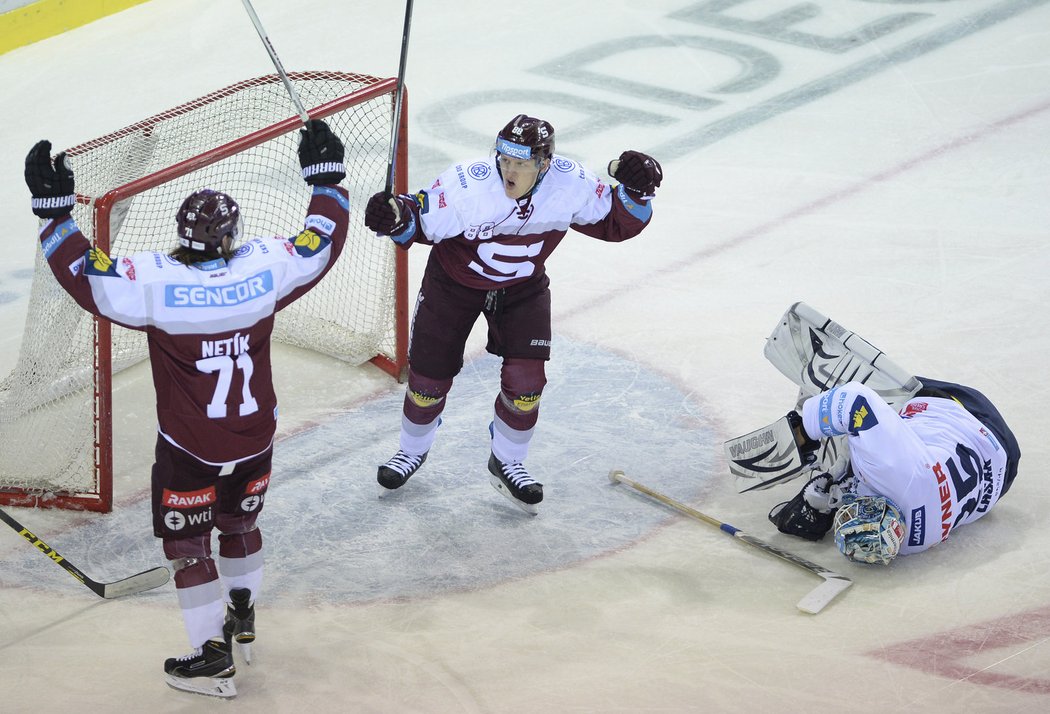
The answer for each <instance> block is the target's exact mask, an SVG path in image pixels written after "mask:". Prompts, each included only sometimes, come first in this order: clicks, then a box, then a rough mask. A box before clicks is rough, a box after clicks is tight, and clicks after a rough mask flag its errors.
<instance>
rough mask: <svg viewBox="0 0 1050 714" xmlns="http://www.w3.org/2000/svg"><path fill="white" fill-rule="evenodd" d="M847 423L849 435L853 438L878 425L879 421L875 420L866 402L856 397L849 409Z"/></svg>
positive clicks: (862, 398)
mask: <svg viewBox="0 0 1050 714" xmlns="http://www.w3.org/2000/svg"><path fill="white" fill-rule="evenodd" d="M849 421H850V424H849V433H850V434H852V435H853V436H856V435H857V434H858V433H860V432H862V431H865V430H866V429H870V428H871V427H873V426H875V425H877V424H878V423H879V420H878V419H876V418H875V413H874V412H873V411H872V410H871V406H870V405H869V404H868V400H867V399H865V398H864V397H857V399H856V400H855V401H854V402H853V406H852V407H850V420H849Z"/></svg>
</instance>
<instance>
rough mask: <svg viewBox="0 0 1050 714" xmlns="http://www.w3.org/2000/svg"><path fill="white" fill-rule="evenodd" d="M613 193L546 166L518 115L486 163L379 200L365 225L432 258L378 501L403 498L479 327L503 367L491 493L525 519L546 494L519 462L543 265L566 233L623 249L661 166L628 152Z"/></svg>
mask: <svg viewBox="0 0 1050 714" xmlns="http://www.w3.org/2000/svg"><path fill="white" fill-rule="evenodd" d="M609 173H610V175H611V176H612V177H613V178H614V179H616V180H617V181H619V182H620V183H619V185H614V186H610V185H608V184H606V183H604V182H603V181H602V180H601V179H599V178H598V177H597V176H595V175H594V174H592V173H591V172H590V171H588V170H587V169H585V168H584V167H583V166H581V165H579V164H577V163H576V162H574V161H571V160H569V159H566V158H564V157H562V156H558V155H557V154H555V153H554V127H552V126H551V125H550V124H549V123H548V122H546V121H543V120H542V119H536V118H534V117H529V116H526V115H524V114H519V115H518V116H516V117H514V118H513V119H512V120H511V121H510V122H509V123H508V124H507V125H506V126H505V127H503V129H502V130H501V131H500V132H499V134H498V135H497V137H496V146H495V155H494V156H492V157H490V158H487V159H478V160H476V161H473V162H465V163H461V164H456V165H455V166H452V167H451V168H449V169H448V170H446V171H445V173H443V174H441V176H439V177H438V179H437V181H435V182H434V185H433V186H431V187H430V188H429V189H424V190H422V191H419V192H418V193H417V194H416V195H415V196H408V195H403V196H392V195H390V194H389V193H383V192H381V193H377V194H375V195H374V196H372V198H371V199H370V200H369V202H368V206H367V210H366V213H365V224H366V225H367V226H368V227H369V228H370V229H372V230H373V231H375V232H376V233H378V234H380V235H387V236H390V237H391V238H392V239H393V240H394V241H395V242H396V243H397V244H398V245H399V246H400V247H402V248H405V249H407V248H408V247H409V246H411V245H412V244H413V243H424V244H427V245H431V246H433V248H432V250H431V251H430V257H429V260H428V262H427V267H426V272H425V273H424V275H423V282H422V286H421V288H420V293H419V298H418V300H417V302H416V311H415V316H414V318H413V321H412V342H411V345H410V347H409V364H410V368H409V374H408V389H407V393H406V395H405V401H404V410H403V414H402V419H401V439H400V448H399V449H398V451H397V453H396V454H395V455H394V456H393V457H392V458H391V459H390V460H389V461H387V462H386V464H384V465H382V466H380V467H379V472H378V476H377V478H378V481H379V484H380V485H381V486H382V487H383V489H386V490H393V489H397V488H400V487H401V486H403V485H404V484H405V482H406V481H408V479H409V477H411V476H412V474H414V473H415V472H416V471H417V470H418V469H419V467H420V466H421V465H422V464H423V462H424V461H425V460H426V458H427V454H428V453H429V451H430V447H431V445H432V444H433V443H434V438H435V434H436V431H437V428H438V425H439V424H440V416H441V412H442V410H443V409H444V407H445V397H446V395H447V394H448V392H449V390H450V389H451V387H452V381H453V379H454V378H455V377H456V375H457V374H459V371H460V369H462V367H463V350H464V346H465V344H466V340H467V337H468V336H469V334H470V331H471V328H472V327H473V325H474V323H475V321H476V320H477V318H478V316H479V315H482V314H483V315H484V316H485V320H486V321H487V323H488V345H487V349H488V351H489V352H491V353H493V354H495V355H499V356H500V357H502V358H503V366H502V371H501V373H500V391H499V394H498V395H497V397H496V400H495V415H494V417H493V420H492V423H491V425H490V427H489V431H490V435H491V440H492V442H491V444H492V453H491V455H490V457H489V462H488V469H489V472H490V474H491V476H490V481H491V482H492V485H493V486H494V487H495V488H496V490H498V491H499V492H500V493H502V494H503V495H504V496H506V497H507V498H509V499H510V500H511V501H512V502H513V503H514V504H515V505H517V506H519V507H521V508H522V509H523V510H525V511H526V512H528V513H532V514H535V513H536V512H537V504H539V503H540V501H542V500H543V486H542V485H541V484H539V483H537V482H536V481H535V480H533V479H532V478H531V477H530V476H529V474H528V472H527V471H526V470H525V467H524V466H523V463H522V462H524V461H525V457H526V455H527V454H528V449H529V441H530V440H531V438H532V432H533V429H534V427H535V426H536V421H537V419H538V417H539V403H540V395H541V393H542V392H543V387H544V385H545V384H546V383H547V380H546V376H545V373H544V366H545V365H544V363H545V362H546V360H548V359H550V351H551V302H550V281H549V280H548V278H547V273H546V271H545V270H544V263H545V262H546V260H547V257H548V256H550V254H551V253H552V252H553V251H554V249H555V248H557V247H558V244H559V243H560V242H561V240H562V238H564V237H565V234H566V232H567V231H568V229H569V228H573V229H574V230H576V231H578V232H580V233H583V234H584V235H587V236H591V237H592V238H597V239H599V240H604V241H610V242H618V241H623V240H627V239H628V238H633V237H634V236H636V235H638V233H640V232H641V231H642V229H643V228H645V226H646V225H648V223H649V220H650V218H651V216H652V207H651V206H650V204H649V201H650V200H651V199H652V198H653V194H654V192H655V190H656V188H657V187H658V186H659V185H660V181H661V179H662V178H663V172H662V170H661V168H660V164H659V163H658V162H657V161H656V160H655V159H653V158H652V157H650V156H647V155H645V154H642V153H639V152H637V151H625V152H624V153H622V154H621V155H620V158H619V159H615V160H613V161H612V162H610V164H609Z"/></svg>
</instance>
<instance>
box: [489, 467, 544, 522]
mask: <svg viewBox="0 0 1050 714" xmlns="http://www.w3.org/2000/svg"><path fill="white" fill-rule="evenodd" d="M489 483H491V484H492V488H494V489H496V490H497V491H499V492H500V493H501V494H502V495H503V497H504V498H506V499H507V500H508V501H510V502H511V503H513V504H514V505H515V506H517V507H518V508H520V509H521V510H523V511H525V512H526V513H528V514H529V515H530V516H536V515H539V512H540V509H539V504H538V503H525V502H524V501H519V500H518V499H516V498H514V494H512V493H511V492H510V491H508V490H507V486H506V485H505V484H504V483H503V482H502V481H500V479H499V476H496V475H495V474H489Z"/></svg>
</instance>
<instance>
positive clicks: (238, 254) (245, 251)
mask: <svg viewBox="0 0 1050 714" xmlns="http://www.w3.org/2000/svg"><path fill="white" fill-rule="evenodd" d="M254 250H255V248H253V247H252V244H251V243H245V244H244V245H242V246H240V247H239V248H237V250H235V251H233V257H234V258H243V257H244V256H246V255H251V253H252V251H254Z"/></svg>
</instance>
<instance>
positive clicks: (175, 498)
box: [161, 486, 215, 509]
mask: <svg viewBox="0 0 1050 714" xmlns="http://www.w3.org/2000/svg"><path fill="white" fill-rule="evenodd" d="M214 503H215V487H214V486H208V488H202V489H200V490H199V491H172V490H170V489H167V488H166V489H164V493H163V496H162V498H161V505H162V506H164V507H165V508H181V509H185V508H200V507H201V506H211V505H212V504H214Z"/></svg>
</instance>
